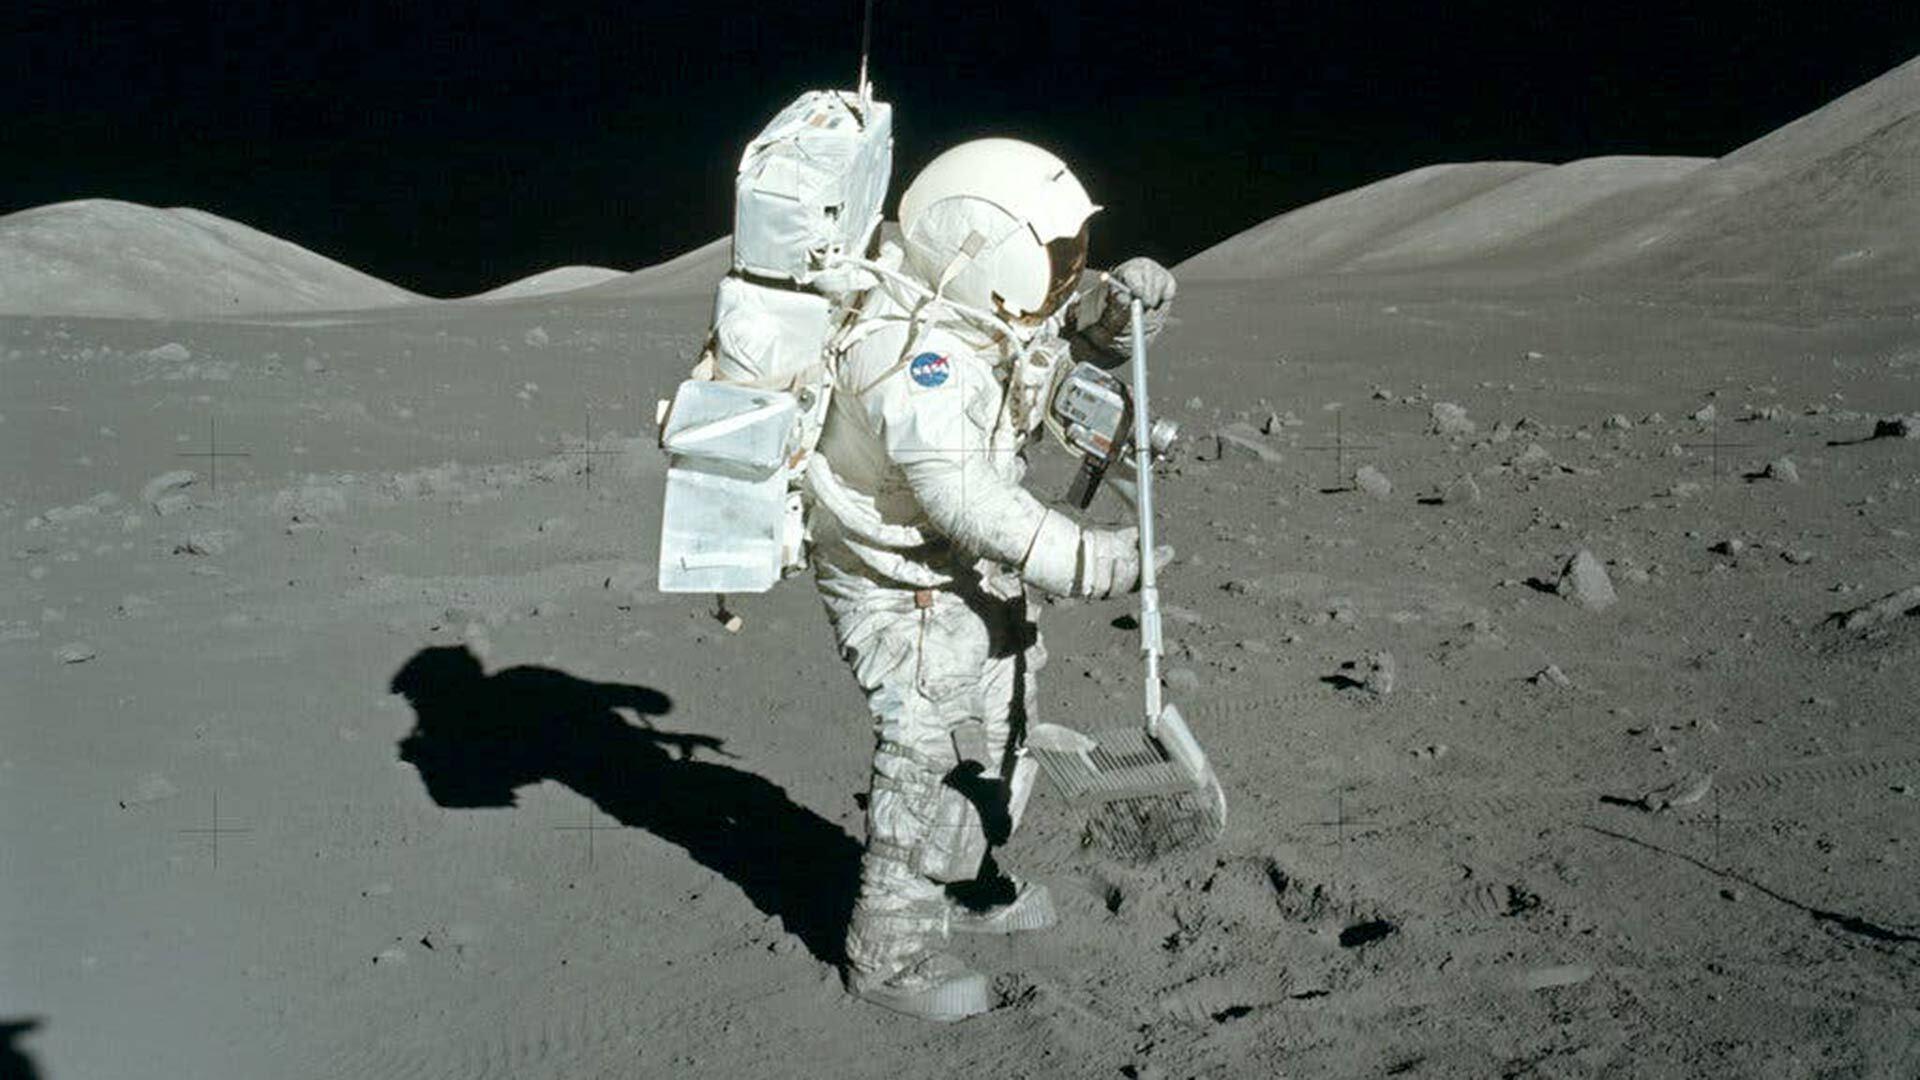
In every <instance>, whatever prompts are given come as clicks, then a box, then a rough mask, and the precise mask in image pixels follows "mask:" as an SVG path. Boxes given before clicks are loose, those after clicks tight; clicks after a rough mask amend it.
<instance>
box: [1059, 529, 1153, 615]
mask: <svg viewBox="0 0 1920 1080" xmlns="http://www.w3.org/2000/svg"><path fill="white" fill-rule="evenodd" d="M1172 560H1173V548H1172V547H1171V546H1169V545H1166V544H1160V545H1158V546H1156V547H1155V548H1154V551H1153V568H1154V571H1155V572H1156V573H1157V572H1159V570H1160V569H1161V568H1163V567H1165V566H1166V565H1167V563H1169V562H1171V561H1172ZM1139 587H1140V530H1139V529H1137V528H1134V527H1132V526H1128V527H1127V528H1124V529H1086V530H1084V531H1082V532H1081V534H1080V573H1079V580H1078V581H1077V582H1076V588H1075V589H1074V592H1075V595H1078V596H1087V597H1092V598H1094V599H1098V600H1104V599H1106V598H1107V597H1110V596H1118V595H1120V594H1121V593H1127V592H1133V591H1134V590H1136V589H1138V588H1139Z"/></svg>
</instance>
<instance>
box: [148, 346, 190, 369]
mask: <svg viewBox="0 0 1920 1080" xmlns="http://www.w3.org/2000/svg"><path fill="white" fill-rule="evenodd" d="M141 355H142V356H145V357H146V358H147V359H149V360H164V361H167V362H168V363H174V364H178V363H181V362H183V361H187V360H191V359H193V350H192V349H189V348H187V347H186V346H185V345H182V344H180V343H179V342H177V341H169V342H167V343H166V344H165V345H161V346H158V347H156V348H152V349H148V350H147V351H146V352H144V353H142V354H141Z"/></svg>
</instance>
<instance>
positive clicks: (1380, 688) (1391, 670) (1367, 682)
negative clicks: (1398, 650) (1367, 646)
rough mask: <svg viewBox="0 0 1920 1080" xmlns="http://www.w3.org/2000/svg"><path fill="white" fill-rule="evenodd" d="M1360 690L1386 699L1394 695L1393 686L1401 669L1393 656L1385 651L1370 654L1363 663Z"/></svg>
mask: <svg viewBox="0 0 1920 1080" xmlns="http://www.w3.org/2000/svg"><path fill="white" fill-rule="evenodd" d="M1360 670H1361V673H1362V674H1361V678H1360V688H1361V689H1363V690H1365V691H1366V692H1367V693H1369V694H1372V695H1374V696H1375V697H1386V696H1387V695H1388V694H1391V693H1393V684H1394V680H1395V678H1396V677H1397V676H1398V673H1399V668H1398V666H1397V665H1396V664H1395V663H1394V662H1393V654H1392V653H1390V652H1388V651H1387V650H1385V649H1380V650H1378V651H1377V652H1373V653H1369V654H1368V655H1367V657H1366V659H1365V660H1363V661H1362V662H1361V667H1360Z"/></svg>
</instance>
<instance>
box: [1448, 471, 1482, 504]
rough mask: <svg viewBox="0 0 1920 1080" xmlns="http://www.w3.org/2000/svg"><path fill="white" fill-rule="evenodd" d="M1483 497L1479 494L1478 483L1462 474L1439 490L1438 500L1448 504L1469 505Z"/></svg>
mask: <svg viewBox="0 0 1920 1080" xmlns="http://www.w3.org/2000/svg"><path fill="white" fill-rule="evenodd" d="M1483 497H1484V496H1482V495H1481V494H1480V485H1479V484H1477V483H1474V480H1473V477H1471V476H1462V477H1460V478H1459V479H1456V480H1455V481H1454V482H1453V483H1451V484H1448V485H1447V486H1446V487H1445V488H1443V489H1441V491H1440V501H1441V502H1443V503H1446V504H1447V505H1448V506H1454V505H1460V504H1466V505H1471V504H1473V503H1477V502H1479V501H1480V500H1481V499H1482V498H1483Z"/></svg>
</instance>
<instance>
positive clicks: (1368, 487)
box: [1353, 465, 1393, 499]
mask: <svg viewBox="0 0 1920 1080" xmlns="http://www.w3.org/2000/svg"><path fill="white" fill-rule="evenodd" d="M1353 486H1354V487H1355V488H1357V489H1359V490H1361V491H1364V492H1366V493H1367V494H1368V495H1371V496H1372V497H1374V498H1376V499H1385V498H1387V497H1388V496H1390V495H1392V494H1393V481H1391V480H1389V479H1387V474H1386V473H1383V472H1381V471H1380V470H1379V469H1376V468H1374V467H1373V466H1371V465H1362V466H1360V467H1359V468H1358V469H1355V470H1354V471H1353Z"/></svg>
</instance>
